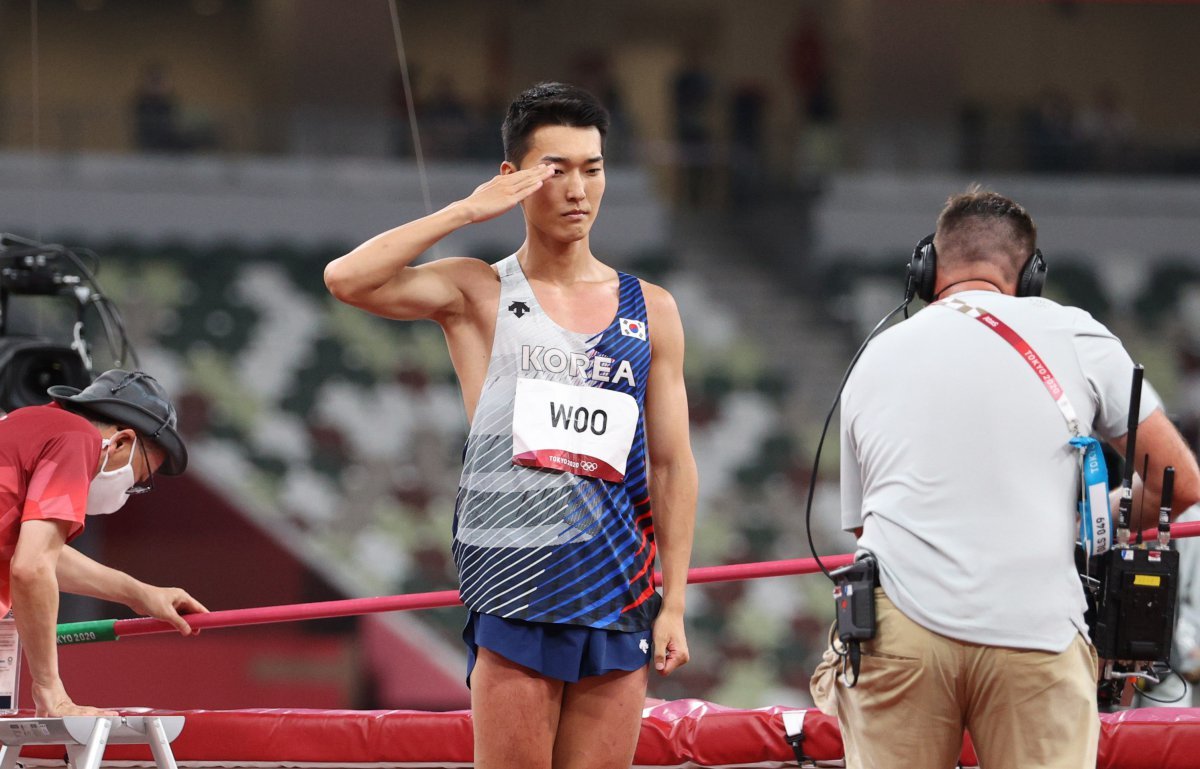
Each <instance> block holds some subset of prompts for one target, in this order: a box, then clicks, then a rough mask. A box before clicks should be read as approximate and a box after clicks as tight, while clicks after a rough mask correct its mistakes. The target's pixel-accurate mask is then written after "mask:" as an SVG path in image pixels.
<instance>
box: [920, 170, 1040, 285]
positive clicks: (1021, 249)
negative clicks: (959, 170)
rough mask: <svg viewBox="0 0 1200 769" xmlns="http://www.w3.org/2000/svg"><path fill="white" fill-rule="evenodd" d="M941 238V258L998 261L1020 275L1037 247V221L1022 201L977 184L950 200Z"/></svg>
mask: <svg viewBox="0 0 1200 769" xmlns="http://www.w3.org/2000/svg"><path fill="white" fill-rule="evenodd" d="M937 239H938V246H937V248H938V259H939V261H941V260H942V259H944V258H946V257H949V258H950V259H952V260H954V261H960V262H984V261H986V262H992V263H997V264H999V265H1000V266H1001V267H1004V268H1005V274H1007V275H1010V277H1011V278H1013V279H1016V277H1017V274H1018V273H1019V272H1020V270H1021V267H1022V266H1023V265H1024V264H1025V262H1026V261H1027V260H1028V259H1029V256H1030V254H1032V253H1033V251H1034V249H1035V248H1037V225H1035V224H1034V223H1033V218H1032V217H1031V216H1030V215H1029V212H1028V211H1026V210H1025V207H1024V206H1022V205H1021V204H1020V203H1017V202H1016V201H1015V200H1013V199H1011V198H1008V197H1005V196H1004V195H1001V194H1000V193H998V192H993V191H991V190H986V189H983V188H982V187H981V186H979V185H978V184H973V185H971V186H970V187H968V188H967V190H966V191H965V192H961V193H958V194H957V195H951V196H950V197H949V199H947V200H946V205H945V207H944V208H942V212H941V214H939V215H938V222H937ZM1001 256H1006V257H1007V259H1000V258H999V257H1001Z"/></svg>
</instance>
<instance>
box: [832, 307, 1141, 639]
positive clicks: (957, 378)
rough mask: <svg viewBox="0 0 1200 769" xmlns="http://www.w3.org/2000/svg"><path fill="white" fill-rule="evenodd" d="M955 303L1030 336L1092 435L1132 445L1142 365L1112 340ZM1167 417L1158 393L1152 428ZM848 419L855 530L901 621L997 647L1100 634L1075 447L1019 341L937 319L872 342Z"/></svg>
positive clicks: (969, 321)
mask: <svg viewBox="0 0 1200 769" xmlns="http://www.w3.org/2000/svg"><path fill="white" fill-rule="evenodd" d="M955 298H957V299H960V300H962V301H964V302H966V303H967V304H970V305H974V306H976V307H979V308H980V309H983V310H986V311H988V312H991V313H992V314H994V315H995V316H996V317H998V318H999V319H1000V320H1002V321H1003V322H1004V323H1006V324H1008V326H1010V327H1011V328H1013V329H1014V330H1015V331H1016V332H1017V333H1018V334H1020V335H1021V336H1022V337H1024V339H1025V340H1026V341H1027V342H1028V343H1029V344H1030V346H1032V348H1033V349H1034V351H1036V352H1037V353H1038V354H1039V355H1040V356H1041V357H1042V360H1043V361H1044V362H1045V363H1046V364H1047V365H1048V367H1049V368H1050V371H1051V372H1052V373H1053V374H1054V376H1055V377H1056V378H1057V379H1058V381H1059V383H1060V384H1061V385H1062V386H1063V388H1064V389H1065V390H1066V393H1067V396H1068V398H1069V399H1070V401H1071V403H1072V405H1073V406H1074V407H1075V411H1076V412H1077V414H1078V416H1079V421H1080V429H1081V430H1083V431H1084V432H1088V431H1089V428H1090V432H1091V434H1093V435H1096V436H1097V437H1099V438H1100V439H1102V440H1108V439H1112V438H1118V437H1121V436H1123V435H1124V434H1125V432H1126V429H1127V426H1128V411H1129V389H1130V383H1131V381H1132V372H1133V361H1132V360H1131V359H1130V357H1129V354H1128V353H1127V352H1126V351H1125V348H1124V347H1123V346H1122V345H1121V342H1120V340H1118V339H1117V338H1116V337H1115V336H1113V334H1112V333H1111V332H1110V331H1109V330H1108V329H1106V328H1105V327H1104V326H1103V325H1101V324H1100V323H1098V322H1096V320H1094V319H1093V318H1092V317H1091V316H1090V315H1088V314H1087V313H1086V312H1084V311H1082V310H1079V309H1076V308H1072V307H1063V306H1061V305H1059V304H1056V303H1055V302H1052V301H1050V300H1048V299H1042V298H1025V299H1018V298H1016V297H1012V296H1004V295H1001V294H997V293H994V292H989V291H965V292H960V293H958V294H956V295H955ZM1159 406H1160V402H1159V399H1158V397H1157V395H1155V393H1154V391H1153V389H1152V388H1149V387H1146V388H1145V389H1144V390H1143V393H1142V401H1141V414H1140V416H1139V421H1141V420H1144V419H1145V418H1146V417H1148V416H1149V415H1150V413H1151V412H1152V411H1153V410H1154V409H1156V408H1158V407H1159ZM841 415H842V417H841V418H842V433H841V453H842V464H841V476H842V525H843V527H844V528H845V529H846V530H852V529H854V528H856V527H858V526H862V527H863V535H862V537H861V539H860V540H859V546H860V548H862V549H864V550H869V551H871V552H872V553H874V554H875V555H876V557H877V558H878V560H879V565H880V572H881V582H882V586H883V589H884V591H885V592H886V593H887V595H888V597H889V598H890V599H891V600H892V602H893V603H895V604H896V606H897V607H898V608H899V609H900V611H902V612H903V613H904V614H905V615H906V616H908V617H909V618H910V619H912V620H913V621H915V622H917V623H919V624H920V625H922V626H924V627H926V628H928V629H929V630H932V631H934V632H936V633H940V634H942V635H946V636H949V637H951V638H957V639H960V640H963V641H969V642H972V643H980V644H988V645H992V646H1008V647H1015V648H1025V649H1039V650H1044V651H1054V652H1058V651H1062V650H1064V649H1066V648H1067V646H1068V645H1069V644H1070V642H1071V640H1072V638H1074V636H1075V634H1076V632H1082V633H1084V634H1085V635H1086V634H1087V626H1086V625H1085V623H1084V621H1083V612H1084V597H1083V590H1082V588H1081V586H1080V582H1079V577H1078V575H1077V573H1076V571H1075V566H1074V542H1075V538H1076V534H1077V524H1076V505H1075V502H1076V499H1077V494H1078V491H1079V472H1078V466H1077V464H1076V453H1075V451H1074V450H1073V449H1072V448H1071V447H1070V446H1069V445H1068V443H1067V441H1068V439H1069V438H1070V437H1071V434H1070V432H1069V430H1068V428H1067V423H1066V420H1065V419H1064V418H1063V415H1062V412H1060V411H1059V409H1058V407H1057V406H1056V405H1055V403H1054V400H1053V398H1052V397H1051V396H1050V394H1049V392H1048V391H1047V390H1046V388H1045V387H1044V385H1043V384H1042V382H1041V380H1040V379H1039V378H1038V376H1037V375H1036V374H1035V373H1034V372H1033V370H1032V369H1031V368H1030V367H1029V365H1028V364H1027V363H1026V362H1025V361H1024V360H1023V359H1022V357H1021V356H1020V355H1019V354H1018V353H1017V351H1016V350H1015V349H1013V347H1012V346H1010V345H1009V344H1008V342H1006V341H1005V340H1004V339H1003V338H1001V337H1000V336H999V335H998V334H996V333H994V332H993V331H991V330H989V329H988V328H987V327H985V326H984V325H983V324H982V323H980V322H979V321H978V320H975V319H974V318H971V317H968V316H966V315H964V314H962V313H959V312H955V311H954V310H951V309H948V308H945V307H927V308H925V309H923V310H921V311H920V312H919V313H917V314H916V315H915V316H913V317H912V318H911V319H909V320H908V321H905V322H904V323H900V324H898V325H897V326H895V327H893V328H891V329H888V330H887V331H885V332H884V333H882V334H880V335H879V337H877V338H876V339H875V340H874V341H872V342H871V344H870V345H868V347H867V349H866V351H865V352H864V353H863V356H862V358H861V359H860V360H859V363H858V366H857V367H856V368H855V370H854V372H853V374H852V375H851V377H850V380H849V382H848V383H847V385H846V389H845V392H844V393H843V394H842V401H841ZM1110 472H1111V471H1110Z"/></svg>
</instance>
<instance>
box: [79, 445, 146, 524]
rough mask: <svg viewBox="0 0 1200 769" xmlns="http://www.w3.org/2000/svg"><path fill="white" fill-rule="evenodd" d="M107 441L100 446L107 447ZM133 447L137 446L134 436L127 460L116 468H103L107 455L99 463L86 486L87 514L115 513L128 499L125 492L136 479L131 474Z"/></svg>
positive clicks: (106, 462)
mask: <svg viewBox="0 0 1200 769" xmlns="http://www.w3.org/2000/svg"><path fill="white" fill-rule="evenodd" d="M109 443H110V441H109V439H108V438H105V439H104V443H103V444H101V446H100V448H102V449H106V448H108V445H109ZM134 448H137V437H136V436H135V437H134V439H133V447H132V448H131V449H130V450H129V462H127V463H126V464H125V466H124V467H122V468H119V469H117V470H105V469H104V465H107V464H108V456H107V455H105V457H104V464H102V465H100V472H98V473H96V477H95V478H93V479H92V485H91V486H89V487H88V503H87V514H88V515H108V514H109V513H115V512H117V511H118V510H120V509H121V506H122V505H124V504H125V501H126V500H127V499H129V495H128V494H126V493H125V492H127V491H129V490H130V489H131V488H133V484H134V483H136V481H137V479H136V478H135V477H134V475H133V449H134Z"/></svg>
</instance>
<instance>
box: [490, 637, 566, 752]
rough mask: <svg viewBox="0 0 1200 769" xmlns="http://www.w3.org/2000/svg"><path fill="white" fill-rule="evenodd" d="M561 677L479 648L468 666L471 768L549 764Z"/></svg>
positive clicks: (559, 702)
mask: <svg viewBox="0 0 1200 769" xmlns="http://www.w3.org/2000/svg"><path fill="white" fill-rule="evenodd" d="M562 700H563V682H562V681H558V680H556V679H553V678H546V677H545V676H542V675H539V674H538V673H536V672H534V671H532V670H530V669H529V668H526V667H522V666H521V665H518V664H517V663H515V662H512V661H511V660H507V659H505V658H504V657H501V656H500V655H499V654H496V653H495V652H493V651H491V650H490V649H485V648H483V647H480V648H479V652H478V657H477V661H476V663H475V669H474V670H473V671H471V720H472V723H473V726H474V732H475V766H476V769H550V767H551V761H552V757H553V754H554V735H555V733H556V732H557V731H558V725H559V711H560V710H561V708H562Z"/></svg>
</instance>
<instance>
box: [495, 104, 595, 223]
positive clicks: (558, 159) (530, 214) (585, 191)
mask: <svg viewBox="0 0 1200 769" xmlns="http://www.w3.org/2000/svg"><path fill="white" fill-rule="evenodd" d="M539 163H547V164H549V165H551V166H553V168H554V175H553V176H551V177H550V178H549V179H547V180H546V183H545V184H543V185H542V188H541V189H540V190H538V191H537V192H535V193H533V194H532V195H530V196H529V197H528V198H526V199H525V200H524V201H523V202H522V204H521V205H522V207H523V208H524V210H525V220H526V221H527V222H529V224H530V225H531V226H533V227H534V228H536V229H538V230H540V231H542V232H544V233H546V234H547V235H550V236H551V237H554V238H556V239H558V240H563V241H574V240H582V239H583V238H586V237H587V235H588V233H589V232H590V231H591V229H592V223H593V222H595V221H596V214H597V213H599V212H600V199H601V198H603V197H604V156H603V154H602V153H601V150H600V132H599V131H597V130H596V129H595V128H573V127H569V126H542V127H541V128H538V129H537V130H535V131H534V132H533V136H532V141H531V142H530V146H529V151H528V152H527V153H525V157H523V158H521V165H520V167H521V168H530V167H532V166H535V165H537V164H539ZM502 170H504V171H505V172H506V173H508V172H511V171H515V170H518V169H517V167H516V166H513V165H512V164H511V163H507V162H506V163H505V164H504V166H503V168H502Z"/></svg>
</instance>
